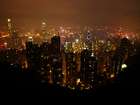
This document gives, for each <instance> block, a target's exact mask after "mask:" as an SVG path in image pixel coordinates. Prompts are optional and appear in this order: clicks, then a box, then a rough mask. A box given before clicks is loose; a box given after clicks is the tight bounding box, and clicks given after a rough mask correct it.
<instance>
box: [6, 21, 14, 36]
mask: <svg viewBox="0 0 140 105" xmlns="http://www.w3.org/2000/svg"><path fill="white" fill-rule="evenodd" d="M7 22H8V31H9V34H10V35H11V34H12V33H13V24H12V20H11V19H10V18H8V19H7Z"/></svg>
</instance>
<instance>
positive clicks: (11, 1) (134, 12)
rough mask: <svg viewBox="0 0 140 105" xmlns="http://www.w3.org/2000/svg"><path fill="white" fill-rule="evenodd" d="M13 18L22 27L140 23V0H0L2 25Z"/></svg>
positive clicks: (134, 24)
mask: <svg viewBox="0 0 140 105" xmlns="http://www.w3.org/2000/svg"><path fill="white" fill-rule="evenodd" d="M7 17H12V18H13V20H14V21H15V22H16V23H17V25H19V26H26V27H27V26H28V27H37V26H39V25H40V22H41V19H43V18H46V19H47V20H48V24H50V25H51V24H52V25H61V24H65V25H93V24H126V25H130V26H137V25H139V23H140V0H0V26H2V25H4V24H5V22H6V18H7Z"/></svg>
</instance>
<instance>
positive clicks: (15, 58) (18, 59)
mask: <svg viewBox="0 0 140 105" xmlns="http://www.w3.org/2000/svg"><path fill="white" fill-rule="evenodd" d="M8 30H9V39H8V41H7V44H8V47H6V48H5V49H1V51H0V62H6V63H8V64H10V66H12V67H13V66H15V65H18V67H20V68H21V69H20V70H21V72H24V71H27V70H29V71H31V72H33V73H34V74H36V77H35V79H37V80H39V81H40V82H41V83H49V84H56V85H60V86H64V87H68V88H70V89H76V88H80V89H81V90H83V89H91V88H94V87H96V86H98V85H100V84H103V83H104V82H106V81H108V80H112V79H115V78H117V76H118V75H119V73H120V72H121V71H123V68H125V67H127V65H126V64H125V63H126V60H127V58H128V57H129V56H131V55H133V54H134V53H135V50H136V49H135V42H133V41H132V40H130V39H128V38H127V37H124V38H115V37H111V38H107V39H105V40H104V39H99V38H98V37H97V36H94V35H93V33H92V30H88V31H85V32H84V33H79V35H77V36H78V37H77V36H76V37H75V38H73V39H70V38H66V39H65V41H64V42H63V44H62V42H61V39H62V38H61V35H60V34H55V35H50V34H51V33H48V32H47V30H46V22H43V23H42V32H41V34H40V35H42V39H43V40H41V43H40V42H39V43H37V42H36V41H34V39H35V38H34V37H32V36H28V39H27V40H26V42H25V43H23V42H24V41H25V39H24V38H23V39H22V38H21V37H19V36H18V33H17V32H16V30H15V28H14V26H13V24H12V22H11V19H8ZM61 31H64V30H63V29H61ZM70 33H71V32H70Z"/></svg>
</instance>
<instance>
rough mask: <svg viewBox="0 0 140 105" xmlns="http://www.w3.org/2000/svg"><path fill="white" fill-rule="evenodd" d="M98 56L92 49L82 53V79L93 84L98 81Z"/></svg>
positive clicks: (85, 82)
mask: <svg viewBox="0 0 140 105" xmlns="http://www.w3.org/2000/svg"><path fill="white" fill-rule="evenodd" d="M96 73H97V58H96V56H95V55H94V53H93V52H92V51H91V50H83V51H82V53H81V81H82V82H83V83H84V84H90V85H93V84H94V83H95V81H96Z"/></svg>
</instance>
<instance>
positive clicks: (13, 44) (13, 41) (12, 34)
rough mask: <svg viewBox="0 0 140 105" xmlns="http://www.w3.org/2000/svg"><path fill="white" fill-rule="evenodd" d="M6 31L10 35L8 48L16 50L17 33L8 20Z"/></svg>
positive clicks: (17, 44)
mask: <svg viewBox="0 0 140 105" xmlns="http://www.w3.org/2000/svg"><path fill="white" fill-rule="evenodd" d="M7 22H8V31H9V35H10V41H9V47H10V48H15V49H17V48H18V47H19V37H18V33H17V31H16V30H15V27H14V24H13V23H12V20H11V19H10V18H8V20H7Z"/></svg>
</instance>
